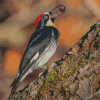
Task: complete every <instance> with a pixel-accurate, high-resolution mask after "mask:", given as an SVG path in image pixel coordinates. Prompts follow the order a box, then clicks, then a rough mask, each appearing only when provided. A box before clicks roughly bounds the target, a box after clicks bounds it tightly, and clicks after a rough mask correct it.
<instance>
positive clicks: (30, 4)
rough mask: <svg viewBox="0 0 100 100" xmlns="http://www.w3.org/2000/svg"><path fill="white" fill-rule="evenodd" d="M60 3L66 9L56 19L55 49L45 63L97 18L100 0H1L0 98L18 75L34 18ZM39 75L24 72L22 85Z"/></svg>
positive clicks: (86, 29) (53, 59) (58, 53)
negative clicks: (56, 41) (57, 37)
mask: <svg viewBox="0 0 100 100" xmlns="http://www.w3.org/2000/svg"><path fill="white" fill-rule="evenodd" d="M59 4H63V5H65V6H66V10H67V12H66V13H64V14H63V15H61V16H59V17H58V18H57V19H56V20H55V26H56V28H57V29H58V30H59V31H60V40H59V46H58V48H57V52H56V53H55V55H54V56H53V57H52V58H51V59H50V61H49V62H48V63H47V64H46V65H47V66H50V65H51V63H52V62H54V61H57V60H58V59H60V58H61V57H63V55H64V54H65V53H66V52H67V50H68V49H69V48H70V47H72V46H73V45H74V44H75V43H76V41H77V40H78V39H80V38H81V37H82V36H83V35H84V34H85V33H86V32H87V31H88V30H89V29H90V26H92V25H93V24H94V23H95V22H96V21H97V20H99V18H100V0H0V100H6V98H7V97H8V95H9V94H10V90H9V86H10V85H11V83H12V81H13V80H14V78H15V77H16V75H17V72H18V68H19V64H20V61H21V58H22V56H23V53H24V51H25V49H26V46H27V43H28V41H29V38H30V36H31V35H32V33H33V32H34V31H35V25H34V22H35V19H36V18H37V16H38V15H40V14H41V13H43V12H48V11H51V10H52V9H53V8H54V7H56V6H57V5H59ZM36 77H38V71H35V72H34V73H32V74H30V75H28V76H27V78H26V79H25V80H24V81H23V82H22V83H21V84H20V87H19V88H18V90H19V89H21V88H23V87H24V86H25V85H27V84H28V83H29V82H30V81H32V80H33V79H35V78H36Z"/></svg>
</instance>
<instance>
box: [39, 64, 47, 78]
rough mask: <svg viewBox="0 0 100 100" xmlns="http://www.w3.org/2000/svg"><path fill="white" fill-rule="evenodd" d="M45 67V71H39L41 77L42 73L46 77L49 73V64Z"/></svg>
mask: <svg viewBox="0 0 100 100" xmlns="http://www.w3.org/2000/svg"><path fill="white" fill-rule="evenodd" d="M42 68H43V69H45V71H44V72H41V73H39V77H41V76H42V75H43V76H44V77H45V76H46V75H47V73H48V70H49V67H48V66H43V67H42Z"/></svg>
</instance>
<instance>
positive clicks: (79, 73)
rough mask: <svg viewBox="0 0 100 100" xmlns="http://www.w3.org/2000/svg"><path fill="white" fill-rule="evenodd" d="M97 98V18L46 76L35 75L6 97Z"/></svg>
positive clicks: (99, 47)
mask: <svg viewBox="0 0 100 100" xmlns="http://www.w3.org/2000/svg"><path fill="white" fill-rule="evenodd" d="M90 99H91V100H99V99H100V21H97V22H96V23H95V24H94V25H93V26H92V27H91V28H90V30H89V32H87V33H86V34H85V35H84V36H83V37H82V38H81V39H80V40H78V41H77V43H76V44H75V45H74V46H73V47H72V48H71V49H69V51H68V52H67V53H66V54H65V55H64V57H63V58H61V60H59V61H57V62H54V63H53V64H52V65H51V66H50V69H49V71H48V73H47V74H46V76H43V75H42V76H41V77H38V78H37V79H36V80H35V81H32V82H31V83H29V84H28V85H27V86H26V87H24V89H22V90H20V91H18V92H16V93H15V94H14V95H13V96H11V97H10V100H90Z"/></svg>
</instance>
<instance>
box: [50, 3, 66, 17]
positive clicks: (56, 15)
mask: <svg viewBox="0 0 100 100" xmlns="http://www.w3.org/2000/svg"><path fill="white" fill-rule="evenodd" d="M61 6H63V5H61V4H60V5H58V6H57V7H55V8H54V9H53V10H52V11H50V12H49V14H50V15H51V18H53V19H55V18H56V17H58V16H59V15H61V14H63V13H65V12H66V11H65V10H64V11H63V12H61V13H59V14H55V15H52V14H53V13H54V12H55V10H57V9H58V8H59V7H61Z"/></svg>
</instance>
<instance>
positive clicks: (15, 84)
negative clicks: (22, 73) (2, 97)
mask: <svg viewBox="0 0 100 100" xmlns="http://www.w3.org/2000/svg"><path fill="white" fill-rule="evenodd" d="M20 83H21V82H20V81H19V79H18V78H17V79H15V80H14V81H13V82H12V84H11V85H10V87H9V89H10V88H11V87H12V89H11V93H10V95H9V97H8V98H7V100H9V98H10V96H11V95H13V94H14V93H15V92H16V90H17V88H18V87H19V85H20Z"/></svg>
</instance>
